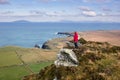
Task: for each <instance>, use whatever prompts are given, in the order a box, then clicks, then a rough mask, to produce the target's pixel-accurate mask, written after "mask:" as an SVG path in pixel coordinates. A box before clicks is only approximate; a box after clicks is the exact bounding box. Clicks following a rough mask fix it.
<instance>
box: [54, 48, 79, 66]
mask: <svg viewBox="0 0 120 80" xmlns="http://www.w3.org/2000/svg"><path fill="white" fill-rule="evenodd" d="M54 64H55V65H56V66H77V64H78V60H77V57H76V55H75V53H74V52H73V51H72V50H71V49H61V50H60V52H59V53H58V54H57V60H56V61H55V63H54Z"/></svg>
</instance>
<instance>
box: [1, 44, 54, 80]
mask: <svg viewBox="0 0 120 80" xmlns="http://www.w3.org/2000/svg"><path fill="white" fill-rule="evenodd" d="M16 52H18V53H17V54H16ZM46 52H49V51H44V52H42V51H41V50H39V49H29V48H20V47H12V46H9V47H1V48H0V80H21V79H22V77H23V76H25V75H30V74H31V71H32V72H33V73H38V72H39V71H40V69H42V68H44V67H45V66H48V65H50V64H52V63H53V60H52V58H51V60H49V61H48V60H47V57H46V56H45V58H46V61H44V60H45V59H44V58H41V56H39V57H38V55H41V54H42V53H44V54H43V55H45V53H46ZM27 56H28V58H25V57H27ZM33 56H34V57H33ZM36 58H40V59H36ZM41 61H42V62H41ZM29 69H30V70H31V71H30V70H29Z"/></svg>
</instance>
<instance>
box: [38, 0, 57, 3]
mask: <svg viewBox="0 0 120 80" xmlns="http://www.w3.org/2000/svg"><path fill="white" fill-rule="evenodd" d="M37 1H40V2H45V3H47V2H51V1H52V2H54V1H58V0H37Z"/></svg>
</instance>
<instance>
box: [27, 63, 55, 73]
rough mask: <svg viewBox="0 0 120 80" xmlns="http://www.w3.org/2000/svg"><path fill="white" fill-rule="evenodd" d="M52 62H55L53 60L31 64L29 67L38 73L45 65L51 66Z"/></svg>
mask: <svg viewBox="0 0 120 80" xmlns="http://www.w3.org/2000/svg"><path fill="white" fill-rule="evenodd" d="M51 64H53V61H48V62H41V63H35V64H29V67H30V68H31V69H32V71H33V72H35V73H37V72H39V71H40V70H41V69H43V68H44V67H46V66H49V65H51Z"/></svg>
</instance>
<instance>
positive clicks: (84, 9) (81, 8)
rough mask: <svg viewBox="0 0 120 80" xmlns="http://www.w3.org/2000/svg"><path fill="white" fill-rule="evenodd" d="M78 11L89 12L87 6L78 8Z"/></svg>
mask: <svg viewBox="0 0 120 80" xmlns="http://www.w3.org/2000/svg"><path fill="white" fill-rule="evenodd" d="M79 9H80V10H82V11H91V9H90V8H89V7H87V6H80V7H79Z"/></svg>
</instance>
